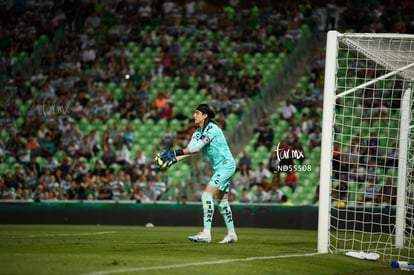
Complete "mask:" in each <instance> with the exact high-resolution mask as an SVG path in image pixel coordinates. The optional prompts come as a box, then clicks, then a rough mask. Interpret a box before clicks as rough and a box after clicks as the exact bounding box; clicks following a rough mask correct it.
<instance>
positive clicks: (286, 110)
mask: <svg viewBox="0 0 414 275" xmlns="http://www.w3.org/2000/svg"><path fill="white" fill-rule="evenodd" d="M295 113H296V108H295V106H294V105H293V104H292V103H291V102H290V100H289V99H288V100H286V105H285V106H283V107H282V108H281V109H280V118H281V119H283V120H287V121H289V120H291V119H293V118H294V116H295Z"/></svg>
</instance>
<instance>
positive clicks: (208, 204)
mask: <svg viewBox="0 0 414 275" xmlns="http://www.w3.org/2000/svg"><path fill="white" fill-rule="evenodd" d="M217 191H218V188H217V187H215V186H213V185H211V184H210V183H209V184H208V185H207V186H206V189H205V190H204V192H203V194H202V195H201V203H202V205H203V232H201V233H199V234H198V235H195V236H190V237H188V239H189V240H190V241H194V242H207V243H209V242H210V241H211V224H212V222H213V216H214V200H213V195H214V194H216V193H217Z"/></svg>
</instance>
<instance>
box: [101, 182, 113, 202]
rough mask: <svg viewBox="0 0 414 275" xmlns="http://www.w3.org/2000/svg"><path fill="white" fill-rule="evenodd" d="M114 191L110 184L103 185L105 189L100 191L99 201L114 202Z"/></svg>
mask: <svg viewBox="0 0 414 275" xmlns="http://www.w3.org/2000/svg"><path fill="white" fill-rule="evenodd" d="M112 197H113V191H112V189H111V187H110V185H109V182H106V183H104V184H103V187H101V188H100V189H99V192H98V198H97V199H98V200H112Z"/></svg>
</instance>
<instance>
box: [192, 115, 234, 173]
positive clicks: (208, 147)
mask: <svg viewBox="0 0 414 275" xmlns="http://www.w3.org/2000/svg"><path fill="white" fill-rule="evenodd" d="M188 148H189V149H190V152H191V153H194V152H198V151H200V150H203V153H204V154H206V155H207V156H208V157H209V158H210V160H211V163H212V168H213V170H216V169H217V168H218V167H219V166H220V165H225V164H229V165H228V166H231V165H233V166H235V161H234V158H233V154H232V153H231V151H230V148H229V145H228V144H227V141H226V138H225V136H224V133H223V131H222V130H221V129H220V127H218V126H217V124H215V123H213V122H209V124H207V126H206V127H205V128H204V129H202V128H200V127H199V128H197V130H196V131H195V132H194V133H193V136H192V137H191V141H190V143H189V144H188ZM226 166H227V165H226Z"/></svg>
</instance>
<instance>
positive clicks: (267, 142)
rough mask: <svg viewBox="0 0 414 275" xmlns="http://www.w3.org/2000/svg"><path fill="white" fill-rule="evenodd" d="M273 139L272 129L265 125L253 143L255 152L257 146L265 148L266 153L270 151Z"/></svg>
mask: <svg viewBox="0 0 414 275" xmlns="http://www.w3.org/2000/svg"><path fill="white" fill-rule="evenodd" d="M274 137H275V136H274V133H273V129H272V128H271V127H270V125H265V126H264V127H263V130H262V131H260V133H259V136H258V137H257V141H256V142H255V143H254V150H257V148H258V147H259V146H265V147H266V148H267V150H268V151H271V150H272V146H273V140H274Z"/></svg>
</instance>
